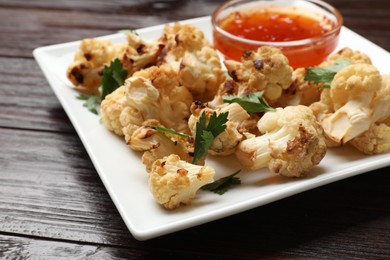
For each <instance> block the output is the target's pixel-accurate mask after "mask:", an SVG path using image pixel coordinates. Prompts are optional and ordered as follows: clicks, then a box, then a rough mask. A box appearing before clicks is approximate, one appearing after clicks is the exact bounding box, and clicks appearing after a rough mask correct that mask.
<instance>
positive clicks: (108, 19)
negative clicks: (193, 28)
mask: <svg viewBox="0 0 390 260" xmlns="http://www.w3.org/2000/svg"><path fill="white" fill-rule="evenodd" d="M222 2H224V1H222V0H219V1H206V0H201V1H196V0H191V1H178V0H176V1H175V0H173V1H144V2H142V3H140V2H137V1H125V0H118V1H115V2H114V3H112V4H111V2H110V4H108V2H106V1H102V0H100V1H93V2H90V1H85V2H84V1H76V0H74V1H55V2H53V3H52V1H42V0H40V1H11V0H1V1H0V7H1V8H0V24H2V37H1V38H0V55H3V56H22V57H31V52H32V50H33V49H34V48H37V47H40V46H45V45H51V44H56V43H62V42H68V41H73V40H80V39H83V38H88V37H96V36H101V35H106V34H111V33H115V32H116V31H117V30H120V29H123V28H142V27H147V26H151V25H156V24H161V23H166V22H172V21H177V20H183V19H188V18H193V17H199V16H205V15H210V14H211V13H212V10H214V9H215V7H216V6H217V5H218V4H219V3H222ZM329 3H331V4H333V5H334V6H335V7H338V8H340V11H341V12H342V13H343V15H344V20H345V25H346V26H347V27H349V28H351V29H352V30H354V31H356V32H357V33H359V34H362V35H363V36H365V37H367V38H368V39H370V40H372V41H373V42H375V43H377V44H379V45H380V46H382V47H383V48H385V49H387V50H390V30H389V27H390V18H389V16H388V14H389V13H390V4H389V2H388V1H386V0H372V1H366V0H348V1H340V0H332V1H329ZM368 8H369V10H370V12H367V9H368ZM26 39H28V40H26Z"/></svg>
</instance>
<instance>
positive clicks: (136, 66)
mask: <svg viewBox="0 0 390 260" xmlns="http://www.w3.org/2000/svg"><path fill="white" fill-rule="evenodd" d="M127 42H128V45H127V47H126V49H125V51H124V53H123V54H122V56H120V57H119V59H120V61H121V62H122V64H123V69H125V70H127V72H128V74H127V75H128V77H129V76H131V75H133V74H134V72H136V71H138V70H141V69H143V68H146V67H149V66H151V65H155V64H156V61H157V57H158V55H159V54H160V51H161V48H162V46H161V44H160V43H159V42H158V41H153V42H151V43H147V42H145V41H144V40H142V39H141V38H140V37H139V36H137V35H136V34H134V33H128V34H127Z"/></svg>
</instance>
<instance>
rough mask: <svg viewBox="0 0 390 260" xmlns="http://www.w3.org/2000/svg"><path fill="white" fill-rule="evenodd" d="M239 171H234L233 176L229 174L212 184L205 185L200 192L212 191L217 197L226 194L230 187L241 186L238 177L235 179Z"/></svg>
mask: <svg viewBox="0 0 390 260" xmlns="http://www.w3.org/2000/svg"><path fill="white" fill-rule="evenodd" d="M240 171H241V170H238V171H236V172H235V173H233V174H230V175H228V176H226V177H223V178H221V179H218V180H216V181H214V182H212V183H209V184H206V185H204V186H202V187H201V189H202V190H207V191H212V192H214V193H217V194H219V195H222V194H224V193H225V192H227V191H228V190H229V189H230V188H231V187H232V186H234V185H238V184H241V180H240V178H238V177H235V176H236V175H237V174H238V173H240Z"/></svg>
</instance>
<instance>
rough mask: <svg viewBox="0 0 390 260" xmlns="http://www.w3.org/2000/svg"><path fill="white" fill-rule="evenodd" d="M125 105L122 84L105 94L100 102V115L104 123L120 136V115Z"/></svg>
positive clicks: (121, 133)
mask: <svg viewBox="0 0 390 260" xmlns="http://www.w3.org/2000/svg"><path fill="white" fill-rule="evenodd" d="M125 106H126V94H125V88H124V87H123V86H121V87H119V88H117V89H116V90H115V91H113V92H112V93H111V94H109V95H107V96H106V98H105V99H104V100H103V101H102V103H101V109H100V111H101V115H102V119H103V123H104V125H105V126H106V127H107V128H108V129H109V130H111V131H113V132H114V133H115V134H117V135H119V136H122V135H123V132H122V124H121V122H120V119H119V118H120V115H121V113H122V110H123V109H124V107H125Z"/></svg>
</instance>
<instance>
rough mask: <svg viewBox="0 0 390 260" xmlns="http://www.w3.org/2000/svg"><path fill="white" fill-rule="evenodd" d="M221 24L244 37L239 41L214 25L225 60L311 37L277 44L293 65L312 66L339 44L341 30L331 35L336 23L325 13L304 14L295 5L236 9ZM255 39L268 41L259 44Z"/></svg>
mask: <svg viewBox="0 0 390 260" xmlns="http://www.w3.org/2000/svg"><path fill="white" fill-rule="evenodd" d="M218 26H219V27H220V29H222V30H224V31H225V32H227V33H229V34H231V35H234V36H237V37H240V38H244V39H243V41H240V40H237V39H236V38H234V37H228V36H227V35H226V34H222V33H220V32H218V31H217V30H215V28H213V29H214V30H213V36H214V47H215V48H216V49H218V50H219V51H220V52H221V53H222V54H223V55H224V56H225V58H226V59H234V60H238V61H240V60H241V56H242V54H243V52H244V51H246V50H256V49H257V48H258V47H260V46H262V45H269V46H272V43H276V44H278V43H285V44H287V43H288V42H292V41H299V40H305V39H309V40H307V41H305V42H301V43H300V44H298V43H297V42H295V43H294V44H295V45H291V46H290V45H287V46H276V47H278V48H280V49H282V51H283V53H284V54H285V55H286V56H287V58H288V59H289V62H290V65H291V66H292V67H293V68H299V67H310V66H315V65H317V64H319V63H321V62H322V61H324V60H325V59H326V57H327V56H328V55H329V54H330V53H331V52H332V51H333V50H334V49H335V48H336V46H337V43H338V32H337V35H332V34H331V32H332V30H333V29H334V28H335V26H336V25H335V24H334V22H332V21H331V20H330V19H329V18H327V17H326V16H325V15H313V14H305V12H304V11H303V10H299V8H296V7H288V8H287V7H280V8H278V7H273V8H260V9H254V10H245V11H234V12H232V13H230V14H229V15H227V16H226V17H224V18H223V19H221V20H220V21H218ZM245 39H246V40H249V41H246V40H245ZM254 41H261V42H268V43H269V44H268V43H263V44H261V45H260V44H258V43H254ZM282 45H283V44H282Z"/></svg>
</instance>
